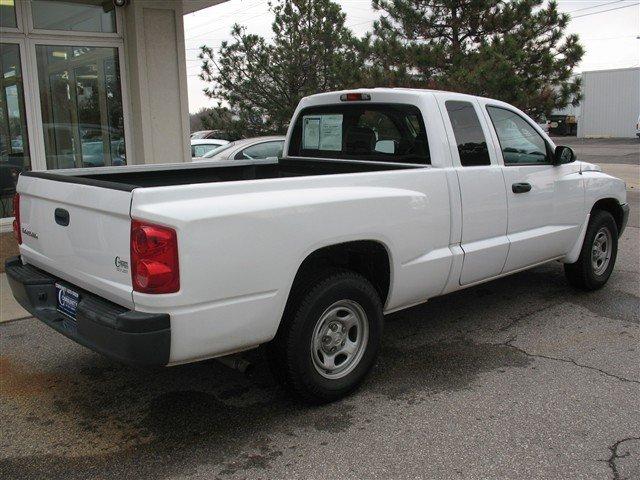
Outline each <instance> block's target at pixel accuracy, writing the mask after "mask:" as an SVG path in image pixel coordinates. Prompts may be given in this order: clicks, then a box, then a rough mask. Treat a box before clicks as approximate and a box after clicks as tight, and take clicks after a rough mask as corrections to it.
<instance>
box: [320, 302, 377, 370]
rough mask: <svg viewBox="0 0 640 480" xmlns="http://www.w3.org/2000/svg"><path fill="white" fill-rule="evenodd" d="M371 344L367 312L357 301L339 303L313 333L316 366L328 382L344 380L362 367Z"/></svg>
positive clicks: (324, 315) (325, 312)
mask: <svg viewBox="0 0 640 480" xmlns="http://www.w3.org/2000/svg"><path fill="white" fill-rule="evenodd" d="M368 341H369V322H368V321H367V314H366V313H365V312H364V309H363V308H362V307H361V306H360V305H359V304H358V303H356V302H354V301H353V300H340V301H337V302H335V303H334V304H333V305H331V306H330V307H329V308H327V309H326V310H325V311H324V313H323V314H322V315H320V318H319V319H318V321H317V322H316V325H315V327H314V329H313V336H312V337H311V358H312V360H313V366H314V367H315V368H316V370H317V371H318V373H319V374H320V375H322V376H323V377H325V378H330V379H337V378H342V377H344V376H346V375H348V374H349V373H350V372H352V371H353V369H354V368H356V366H357V365H358V363H360V360H361V359H362V356H363V354H364V351H365V349H366V347H367V342H368Z"/></svg>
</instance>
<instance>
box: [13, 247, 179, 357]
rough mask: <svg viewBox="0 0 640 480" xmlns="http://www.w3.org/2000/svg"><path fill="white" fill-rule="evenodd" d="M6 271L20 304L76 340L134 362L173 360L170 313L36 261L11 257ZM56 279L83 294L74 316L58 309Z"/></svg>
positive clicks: (86, 345)
mask: <svg viewBox="0 0 640 480" xmlns="http://www.w3.org/2000/svg"><path fill="white" fill-rule="evenodd" d="M5 271H6V273H7V280H8V281H9V285H10V287H11V291H12V293H13V296H14V297H15V298H16V300H17V301H18V302H19V303H20V305H22V306H23V307H24V308H25V309H26V310H27V311H28V312H29V313H31V314H32V315H33V316H34V317H36V318H38V319H39V320H41V321H42V322H44V323H46V324H47V325H49V326H50V327H51V328H53V329H54V330H57V331H58V332H60V333H62V334H63V335H64V336H66V337H68V338H70V339H71V340H74V341H75V342H77V343H79V344H81V345H84V346H85V347H88V348H90V349H91V350H94V351H96V352H98V353H101V354H103V355H105V356H107V357H109V358H112V359H114V360H118V361H120V362H124V363H128V364H132V365H143V366H162V365H166V364H167V363H168V362H169V353H170V349H171V324H170V319H169V315H168V314H166V313H162V314H156V313H154V314H150V313H142V312H136V311H134V310H128V309H126V308H124V307H121V306H119V305H116V304H115V303H111V302H109V301H108V300H105V299H103V298H101V297H99V296H97V295H94V294H92V293H89V292H87V291H85V290H82V289H81V288H79V287H76V286H75V285H72V284H70V283H68V282H65V281H63V280H61V279H59V278H56V277H54V276H52V275H50V274H48V273H47V272H44V271H42V270H40V269H38V268H35V267H33V266H32V265H23V264H22V261H21V260H20V257H14V258H10V259H9V260H7V262H6V263H5ZM56 283H60V284H62V285H65V286H67V287H70V288H72V289H74V290H76V291H78V292H79V293H80V301H79V303H78V309H77V315H76V319H75V320H73V319H72V318H71V317H69V316H67V315H65V314H63V313H60V312H59V311H58V310H57V295H56V288H55V284H56Z"/></svg>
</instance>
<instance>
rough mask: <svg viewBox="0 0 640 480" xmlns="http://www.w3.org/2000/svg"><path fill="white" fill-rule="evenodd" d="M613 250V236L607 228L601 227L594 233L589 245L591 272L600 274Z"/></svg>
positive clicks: (606, 265)
mask: <svg viewBox="0 0 640 480" xmlns="http://www.w3.org/2000/svg"><path fill="white" fill-rule="evenodd" d="M612 250H613V238H612V236H611V232H610V231H609V229H608V228H606V227H602V228H601V229H600V230H598V233H596V236H595V238H594V239H593V245H592V246H591V267H592V268H593V273H594V274H596V275H602V274H603V273H604V272H605V271H606V270H607V267H608V266H609V261H610V260H611V252H612Z"/></svg>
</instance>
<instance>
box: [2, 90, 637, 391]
mask: <svg viewBox="0 0 640 480" xmlns="http://www.w3.org/2000/svg"><path fill="white" fill-rule="evenodd" d="M17 191H18V193H17V196H16V200H15V212H16V221H15V225H14V230H15V233H16V236H17V238H18V241H19V243H20V257H16V258H13V259H11V260H9V261H8V263H7V265H6V272H7V276H8V279H9V282H10V284H11V288H12V290H13V294H14V296H15V297H16V298H17V299H18V301H19V302H20V303H21V304H22V305H23V306H24V307H25V308H26V309H27V310H29V311H30V312H31V313H32V314H33V315H34V316H36V317H37V318H39V319H40V320H42V321H43V322H45V323H46V324H48V325H49V326H51V327H52V328H54V329H55V330H57V331H59V332H60V333H62V334H64V335H66V336H67V337H69V338H71V339H73V340H75V341H77V342H78V343H81V344H83V345H86V346H87V347H89V348H91V349H93V350H96V351H98V352H100V353H103V354H105V355H107V356H109V357H111V358H114V359H117V360H120V361H124V362H128V363H132V364H140V365H176V364H180V363H185V362H193V361H197V360H202V359H206V358H212V357H217V356H223V355H227V354H231V353H235V352H240V351H242V350H246V349H250V348H253V347H256V346H258V345H262V344H266V351H267V353H268V355H267V356H268V358H269V362H270V364H271V365H272V366H273V370H274V373H275V376H276V377H277V378H278V379H279V380H281V381H282V383H283V384H284V385H285V386H286V387H287V388H288V389H289V390H290V391H291V392H292V393H294V394H295V395H296V396H297V397H299V398H301V399H303V400H305V401H308V402H316V403H320V402H327V401H332V400H335V399H337V398H340V397H341V396H343V395H345V394H347V393H348V392H349V391H351V390H352V389H353V388H355V387H356V386H357V385H358V384H359V383H360V382H361V381H362V379H363V378H364V376H365V375H366V374H367V372H368V371H369V370H370V368H371V367H372V365H373V363H374V362H375V359H376V356H377V354H378V351H379V348H380V343H381V337H382V327H383V314H386V313H390V312H394V311H397V310H400V309H403V308H407V307H410V306H412V305H416V304H419V303H421V302H425V301H427V300H428V299H430V298H432V297H435V296H438V295H443V294H446V293H449V292H453V291H456V290H460V289H462V288H466V287H470V286H473V285H477V284H478V283H481V282H486V281H488V280H491V279H495V278H498V277H501V276H503V275H508V274H511V273H514V272H518V271H521V270H524V269H527V268H531V267H534V266H536V265H540V264H542V263H544V262H549V261H560V262H563V263H564V264H565V271H566V275H567V278H568V280H569V282H570V283H571V284H572V285H574V286H576V287H579V288H582V289H587V290H591V289H596V288H599V287H601V286H603V285H604V284H605V283H606V281H607V280H608V278H609V276H610V275H611V272H612V270H613V267H614V263H615V260H616V253H617V242H618V238H619V236H620V235H621V233H622V231H623V229H624V227H625V224H626V221H627V218H628V211H629V209H628V206H627V204H626V191H625V185H624V183H623V182H622V181H621V180H618V179H616V178H613V177H611V176H609V175H606V174H604V173H602V172H601V171H600V169H599V168H598V167H597V166H595V165H591V164H588V163H583V162H579V161H575V158H574V154H573V152H572V150H571V149H569V148H567V147H561V146H560V147H556V146H555V145H554V144H553V142H552V141H551V139H550V138H549V137H548V136H547V135H546V134H545V133H544V132H543V131H542V130H541V129H540V127H539V126H538V125H537V124H536V123H535V122H534V121H532V120H531V119H530V118H528V117H527V116H526V115H525V114H523V113H522V112H521V111H519V110H518V109H516V108H514V107H512V106H511V105H508V104H506V103H503V102H499V101H496V100H491V99H488V98H478V97H473V96H468V95H462V94H456V93H448V92H437V91H428V90H409V89H366V90H355V91H344V92H334V93H324V94H319V95H314V96H311V97H307V98H304V99H303V100H302V101H301V102H300V105H299V106H298V108H297V109H296V112H295V114H294V116H293V119H292V122H291V126H290V128H289V131H288V134H287V139H286V142H285V146H284V156H283V158H281V159H266V160H258V161H229V162H211V163H208V162H200V163H195V164H171V165H144V166H128V167H113V168H100V169H90V170H89V169H82V170H66V171H56V172H27V173H23V174H22V175H21V176H20V179H19V182H18V188H17Z"/></svg>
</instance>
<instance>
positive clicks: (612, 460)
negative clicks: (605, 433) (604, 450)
mask: <svg viewBox="0 0 640 480" xmlns="http://www.w3.org/2000/svg"><path fill="white" fill-rule="evenodd" d="M631 440H640V437H627V438H623V439H622V440H618V441H617V442H616V443H614V444H613V445H611V446H610V447H609V450H610V451H611V456H610V457H609V458H608V460H607V464H608V465H609V468H610V469H611V471H612V472H613V480H625V479H623V478H622V477H621V476H620V471H619V470H618V465H617V464H616V460H618V459H619V458H626V457H628V456H629V452H626V453H623V454H619V453H618V449H619V448H620V445H622V444H623V443H624V442H629V441H631Z"/></svg>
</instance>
